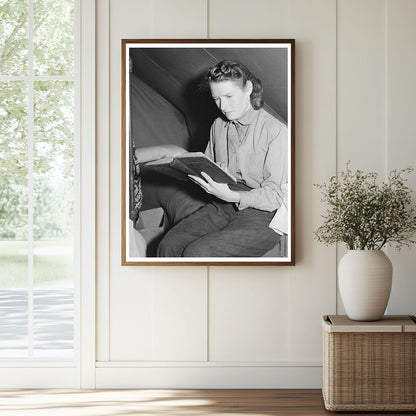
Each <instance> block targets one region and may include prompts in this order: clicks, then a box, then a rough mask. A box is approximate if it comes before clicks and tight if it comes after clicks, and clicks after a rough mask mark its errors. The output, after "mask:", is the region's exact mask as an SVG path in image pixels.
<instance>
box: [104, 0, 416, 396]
mask: <svg viewBox="0 0 416 416" xmlns="http://www.w3.org/2000/svg"><path fill="white" fill-rule="evenodd" d="M97 9H98V14H97V20H98V21H97V27H98V31H97V45H98V51H97V63H98V65H97V67H98V72H97V90H98V97H97V102H98V122H97V131H98V142H97V156H98V168H97V169H98V171H97V172H98V175H97V177H98V183H97V187H98V195H97V197H98V212H97V222H98V227H97V228H98V236H97V241H98V248H97V249H98V262H97V270H98V277H97V293H98V298H97V319H98V321H97V328H98V332H97V357H98V363H97V367H98V368H97V387H135V386H137V387H211V388H212V387H258V388H260V387H320V385H321V368H320V365H321V332H320V318H321V316H322V315H323V314H326V313H335V312H337V311H338V312H342V305H341V304H340V303H339V304H338V309H337V289H336V287H337V286H336V264H337V249H336V248H335V247H329V248H328V247H325V246H323V245H321V244H318V243H317V242H315V241H314V240H313V234H312V233H313V230H314V229H315V228H316V227H317V225H318V224H319V223H320V216H321V215H322V205H321V203H320V195H319V193H318V191H317V190H316V189H315V188H314V187H313V184H314V183H318V182H322V181H324V180H326V179H327V178H328V177H329V176H331V175H333V174H334V173H335V172H336V171H337V169H338V170H340V169H342V168H343V167H344V166H345V163H346V161H348V160H351V161H352V165H353V167H357V168H370V169H376V170H378V171H379V172H380V174H381V175H385V172H386V170H387V169H390V168H393V167H403V166H407V165H409V164H412V165H414V166H415V165H416V134H415V133H416V127H415V123H414V120H415V118H416V117H415V116H416V114H415V106H414V104H413V100H414V97H415V95H416V91H415V89H416V80H415V77H414V74H415V73H416V56H415V55H416V54H415V51H414V45H413V41H412V40H413V39H415V38H416V32H415V28H414V24H413V21H414V17H415V16H416V2H415V1H413V0H386V1H380V0H338V1H334V0H277V1H274V0H258V1H256V2H253V1H249V0H228V1H226V2H225V1H222V0H100V1H99V2H97ZM207 37H211V38H295V39H296V266H294V267H273V266H271V267H270V266H268V267H257V268H256V267H250V266H247V267H243V266H239V267H237V266H233V267H218V266H216V267H203V266H201V267H196V266H192V267H169V266H168V267H121V265H120V264H121V247H120V244H121V220H120V218H121V217H120V216H121V176H120V175H121V72H120V67H121V62H120V60H121V39H123V38H202V39H203V38H207ZM411 184H412V186H413V189H416V180H415V178H413V179H412V182H411ZM342 253H343V249H342V248H340V249H339V250H338V256H339V255H341V254H342ZM414 254H415V250H407V251H406V250H405V251H403V252H402V253H400V254H397V253H393V252H391V257H392V259H393V262H394V266H395V280H394V287H393V294H392V300H391V302H390V306H389V312H390V313H416V306H415V305H416V303H415V302H414V297H415V295H416V278H415V276H414V270H415V266H416V263H415V260H414V259H413V258H415V257H416V256H415V255H414Z"/></svg>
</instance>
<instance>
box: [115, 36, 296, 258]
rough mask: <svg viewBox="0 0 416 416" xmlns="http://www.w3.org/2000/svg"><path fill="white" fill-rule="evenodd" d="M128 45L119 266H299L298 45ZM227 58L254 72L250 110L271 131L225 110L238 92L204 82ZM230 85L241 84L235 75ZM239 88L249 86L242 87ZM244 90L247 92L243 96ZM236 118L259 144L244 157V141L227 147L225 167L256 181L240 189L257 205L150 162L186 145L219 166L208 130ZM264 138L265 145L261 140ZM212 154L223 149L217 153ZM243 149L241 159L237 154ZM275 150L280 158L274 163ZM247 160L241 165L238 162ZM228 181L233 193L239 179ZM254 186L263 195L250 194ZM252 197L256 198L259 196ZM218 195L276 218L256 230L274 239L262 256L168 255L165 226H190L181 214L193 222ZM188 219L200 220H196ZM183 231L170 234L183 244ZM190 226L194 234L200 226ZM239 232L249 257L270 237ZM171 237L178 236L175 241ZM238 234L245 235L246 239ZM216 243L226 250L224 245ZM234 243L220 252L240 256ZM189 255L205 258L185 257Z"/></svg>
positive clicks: (243, 137) (286, 42)
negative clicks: (256, 98) (256, 99)
mask: <svg viewBox="0 0 416 416" xmlns="http://www.w3.org/2000/svg"><path fill="white" fill-rule="evenodd" d="M121 46H122V59H121V62H122V97H121V104H122V132H121V137H122V141H121V147H122V175H121V176H122V218H121V220H122V244H121V246H122V253H121V254H122V265H126V266H128V265H132V266H133V265H136V266H138V265H140V266H145V265H152V266H155V265H161V266H162V265H221V266H225V265H259V266H265V265H273V266H275V265H286V266H287V265H294V264H295V215H294V213H295V41H294V40H293V39H267V40H260V39H259V40H241V39H239V40H231V39H228V40H223V39H216V40H212V39H211V40H207V39H203V40H199V39H192V40H189V39H187V40H173V39H169V40H166V39H157V40H155V39H151V40H150V39H123V40H122V41H121ZM224 60H227V61H233V62H239V63H242V64H243V65H244V66H245V67H247V68H248V69H249V72H250V74H253V75H254V76H255V78H253V82H252V81H249V82H247V83H246V84H244V85H245V87H244V88H249V87H251V89H250V91H251V93H250V91H249V92H248V94H251V95H250V98H249V100H250V101H249V103H250V106H249V108H250V111H251V110H252V111H253V112H252V113H250V114H254V115H255V116H256V117H257V116H259V117H260V113H261V114H265V113H267V115H266V116H265V117H266V118H267V120H269V119H271V120H272V121H271V122H270V123H271V127H270V128H268V130H267V129H266V130H267V132H268V133H267V135H264V133H256V132H255V131H254V127H253V126H254V124H255V123H254V122H252V121H251V120H254V119H250V123H251V124H250V123H249V122H247V123H245V122H241V120H243V116H241V119H240V118H239V117H240V116H238V117H237V116H231V115H230V114H231V112H228V113H226V111H228V110H227V109H225V110H224V109H223V108H221V106H222V107H224V104H221V103H220V101H222V100H229V98H228V96H230V97H231V94H229V95H227V96H225V95H224V97H216V96H215V97H213V96H212V95H213V94H214V92H212V82H211V83H208V82H207V81H206V74H207V70H208V68H212V67H213V66H216V65H217V64H218V63H219V62H223V61H224ZM254 79H260V80H261V83H262V86H263V91H264V93H263V98H264V106H263V107H262V109H261V110H257V109H256V108H255V109H254V110H253V109H252V106H253V107H254V104H253V94H254V93H253V91H254V90H255V88H257V89H258V87H256V86H254V87H253V85H254V84H255V81H254ZM220 81H221V79H220ZM242 82H243V81H241V85H243V84H242ZM229 83H231V84H232V85H234V84H236V83H235V82H234V81H229ZM215 84H218V83H215ZM231 84H227V85H231ZM222 85H225V84H224V83H223V84H222ZM247 85H249V87H247ZM241 91H246V89H243V87H242V86H241ZM247 91H248V90H247ZM227 94H228V93H227ZM241 94H243V95H244V94H245V92H243V93H241ZM244 96H245V95H244ZM213 98H215V101H214V99H213ZM244 99H245V98H242V100H244ZM242 102H244V101H242ZM215 104H217V105H215ZM219 110H221V111H219ZM230 111H231V110H230ZM233 111H234V110H233ZM241 114H248V113H247V112H246V113H241ZM233 117H234V119H235V120H236V121H237V123H240V124H238V126H237V127H236V128H238V129H240V127H241V125H242V126H243V127H242V130H241V131H244V134H243V133H241V137H240V136H239V138H238V140H239V141H238V143H243V144H244V143H249V141H250V140H251V142H250V143H254V144H252V145H251V148H252V149H254V150H253V151H252V152H253V155H254V156H253V155H251V154H250V155H247V156H245V155H246V154H247V153H245V152H243V150H241V149H242V148H240V147H238V146H240V144H238V145H237V147H235V149H240V150H241V153H238V152H240V150H236V151H235V153H228V152H229V150H228V147H227V157H228V159H227V160H228V162H227V163H225V168H227V167H228V168H229V169H228V170H229V171H231V170H232V167H234V169H235V170H234V171H233V172H232V173H234V174H235V175H234V176H236V177H237V180H238V182H239V183H244V184H245V185H249V186H250V188H248V190H247V191H243V192H251V193H250V198H251V200H252V201H254V202H250V203H252V205H248V204H249V203H247V200H246V196H247V193H245V194H244V195H242V193H239V194H238V195H237V196H236V194H233V195H232V198H235V199H238V200H239V201H240V202H239V203H238V202H235V201H234V200H233V201H229V202H226V203H222V202H218V201H221V199H220V198H217V197H214V196H212V195H211V194H209V193H207V192H206V190H204V189H202V188H201V186H200V185H197V184H195V183H193V182H192V181H187V182H184V181H179V180H177V178H176V171H175V172H173V171H169V173H167V172H166V171H164V169H165V168H163V169H162V168H160V166H159V167H157V168H156V167H155V166H151V165H149V164H147V163H148V162H149V161H151V160H157V159H160V158H162V157H166V156H172V155H173V154H174V153H176V152H177V151H178V148H177V147H175V146H178V147H179V148H183V149H185V150H186V151H192V152H196V151H200V152H203V153H204V152H205V151H206V153H207V155H208V156H211V158H212V159H213V161H214V162H216V163H217V164H222V165H224V164H223V163H220V162H221V161H220V160H219V159H220V158H219V157H218V155H217V153H215V155H214V153H212V154H211V153H210V152H209V151H208V150H206V149H207V143H208V142H209V143H210V146H211V149H213V147H215V145H212V142H211V140H214V139H215V140H219V139H218V138H213V137H212V135H215V132H211V133H210V131H211V129H214V128H213V127H212V125H213V122H214V120H215V122H216V123H221V126H224V128H225V127H227V129H228V128H229V126H230V120H232V121H233V125H235V124H236V122H235V120H234V119H233ZM244 117H245V118H247V117H248V116H244ZM250 117H251V116H250ZM253 117H254V116H253ZM256 120H257V119H256ZM256 123H257V121H256ZM216 125H217V124H216ZM218 125H219V124H218ZM276 126H278V127H276ZM218 128H219V127H218ZM263 130H264V129H263ZM263 130H262V131H263ZM213 131H214V130H213ZM227 131H228V130H227ZM256 131H257V130H256ZM276 132H278V133H276ZM266 136H267V137H266ZM228 137H230V136H228V133H227V136H226V138H225V139H223V141H222V142H221V143H223V142H224V143H225V142H227V143H230V142H229V141H230V140H234V139H230V138H228ZM260 141H261V144H258V143H260ZM218 143H220V142H219V141H218ZM236 143H237V142H236ZM276 143H280V144H279V149H280V150H276V149H277V147H276V146H277V145H276ZM241 146H242V145H241ZM247 146H248V144H247ZM255 146H258V147H255ZM272 146H273V147H272ZM217 148H219V145H217ZM257 149H261V151H260V150H257ZM212 152H217V149H214V150H212ZM261 152H262V153H261ZM276 152H280V153H279V154H278V153H276ZM230 154H231V156H230ZM238 154H241V155H243V156H241V157H240V156H234V155H238ZM269 154H270V155H273V158H272V157H271V156H270V157H269ZM275 155H278V157H276V158H275V159H276V160H275V159H274V157H275ZM230 157H231V158H232V157H234V159H233V163H234V165H233V164H232V162H230V160H231V159H230ZM236 157H240V159H242V160H243V162H240V159H239V161H238V162H237V161H236V159H235V158H236ZM216 159H218V160H216ZM274 160H275V162H274ZM154 163H155V162H154ZM241 163H243V165H242V166H243V167H240V164H241ZM223 167H224V166H223ZM155 169H156V170H155ZM158 169H160V170H158ZM169 169H170V168H169ZM246 170H247V173H246ZM251 171H252V172H251ZM172 172H173V173H172ZM236 172H237V173H236ZM250 175H251V176H250ZM276 178H278V180H277V179H276ZM266 182H267V184H266ZM253 184H254V185H253ZM270 184H271V185H270ZM204 186H205V185H204ZM215 186H217V185H215ZM229 187H230V188H231V189H234V188H233V184H231V185H229ZM251 188H254V189H256V191H255V192H252V191H250V189H251ZM265 190H266V191H265ZM215 192H218V191H215ZM226 192H227V196H226V198H230V199H231V197H230V196H229V192H228V190H227V191H226ZM266 193H267V195H266ZM254 195H257V196H259V197H258V198H257V196H256V198H253V197H254ZM267 198H271V199H270V201H273V202H270V203H269V199H267ZM263 199H265V202H264V203H263ZM266 199H267V202H266ZM214 200H215V201H216V202H215V203H218V204H220V205H221V204H222V205H221V207H224V209H228V210H231V209H234V210H235V211H236V212H238V213H239V214H240V213H242V212H243V211H244V210H245V211H244V213H245V214H244V215H246V214H247V215H248V213H250V215H251V214H252V213H254V214H253V215H260V216H263V215H264V216H265V217H264V218H272V221H271V223H270V224H271V225H270V227H271V226H273V225H274V228H273V233H270V231H271V230H272V228H270V227H266V228H263V229H262V231H261V232H259V234H261V235H267V236H269V235H270V237H271V239H272V240H273V241H276V244H275V245H274V246H273V247H272V249H271V250H267V252H266V253H264V254H263V252H262V254H250V255H245V256H243V255H240V254H233V255H226V254H224V255H221V254H220V255H215V256H214V255H210V254H209V253H211V252H213V253H214V252H216V251H215V250H213V251H209V250H208V249H207V251H206V253H208V255H206V256H205V251H204V249H201V250H199V251H192V250H191V249H190V247H191V246H190V245H188V246H186V248H185V249H183V250H182V249H180V250H179V247H180V244H178V246H174V247H175V251H174V252H175V253H178V254H174V255H169V254H166V253H171V252H173V251H167V250H165V248H166V247H167V246H168V244H167V240H166V239H164V238H165V236H166V232H167V231H170V230H172V229H174V227H176V226H177V225H178V224H179V223H181V227H182V226H183V224H185V223H184V218H186V220H187V222H188V223H190V222H189V221H191V220H190V218H191V219H193V218H194V217H195V214H194V213H195V212H196V211H198V210H199V208H200V207H202V206H204V209H206V207H205V205H206V204H209V203H210V202H209V201H214ZM244 201H245V202H244ZM244 203H246V205H244ZM263 206H264V209H262V208H263ZM231 207H232V208H231ZM274 207H277V208H276V209H274ZM247 208H248V210H247ZM250 210H251V212H250ZM199 212H203V211H199ZM191 215H194V217H190V216H191ZM232 215H234V214H232ZM267 221H269V220H267ZM192 224H193V223H192ZM267 224H269V222H267ZM177 230H178V228H175V231H170V234H169V237H168V240H169V238H170V239H171V240H172V241H175V242H176V241H177V240H176V235H175V233H177ZM191 230H192V232H190V233H189V237H190V235H191V234H193V230H194V229H193V228H191ZM244 230H245V231H246V232H244ZM238 232H240V234H239V235H240V236H242V240H244V241H245V244H246V247H247V248H245V249H244V250H248V251H247V252H250V253H251V252H256V253H260V252H261V250H260V248H259V247H260V246H261V244H263V243H261V244H258V243H254V242H253V244H252V245H251V243H250V241H251V238H257V236H256V237H250V235H251V234H249V232H248V229H247V228H246V229H244V228H241V229H239V230H238ZM271 234H273V235H271ZM236 235H237V234H236ZM172 236H175V239H174V240H173V239H172ZM276 236H278V237H276ZM186 238H188V237H186ZM192 238H194V237H192ZM237 239H239V240H240V237H237ZM196 240H197V239H196ZM196 240H195V241H196ZM220 240H221V239H220ZM193 241H194V240H193ZM221 241H222V240H221ZM227 241H230V240H227ZM161 242H162V243H161ZM204 242H205V240H204ZM175 244H176V243H175ZM218 244H219V246H218V247H220V244H221V243H220V242H219V243H218ZM273 244H274V243H273ZM200 245H201V244H200ZM231 246H234V242H232V243H230V244H229V245H228V246H227V245H225V246H224V245H222V249H224V248H225V251H224V253H225V252H227V251H228V248H229V249H230V250H229V251H230V252H233V250H234V252H235V253H240V252H239V251H238V252H237V251H235V249H234V248H233V247H231ZM248 246H249V247H248ZM184 247H185V244H184ZM192 247H194V246H192ZM253 248H255V249H253ZM181 250H182V251H181ZM218 250H219V249H218ZM187 253H201V254H197V255H195V254H191V255H190V256H187ZM202 256H204V257H202Z"/></svg>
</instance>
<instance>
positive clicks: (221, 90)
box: [209, 80, 253, 120]
mask: <svg viewBox="0 0 416 416" xmlns="http://www.w3.org/2000/svg"><path fill="white" fill-rule="evenodd" d="M209 87H210V89H211V95H212V98H213V99H214V101H215V104H216V105H217V107H218V108H219V109H220V111H221V112H222V113H223V114H224V115H225V117H227V119H228V120H238V119H239V118H240V117H241V116H242V115H243V114H244V113H245V112H246V111H247V110H248V109H249V108H250V105H251V104H250V94H251V92H252V90H253V85H252V83H251V81H247V83H246V86H245V87H243V86H242V85H241V82H239V81H238V80H236V81H232V80H224V81H219V82H211V83H210V84H209Z"/></svg>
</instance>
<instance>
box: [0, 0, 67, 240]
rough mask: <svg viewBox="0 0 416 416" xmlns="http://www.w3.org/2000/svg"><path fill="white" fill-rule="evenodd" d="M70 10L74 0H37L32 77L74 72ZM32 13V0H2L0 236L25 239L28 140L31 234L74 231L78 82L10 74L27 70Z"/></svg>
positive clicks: (0, 18)
mask: <svg viewBox="0 0 416 416" xmlns="http://www.w3.org/2000/svg"><path fill="white" fill-rule="evenodd" d="M73 10H74V7H73V1H71V0H34V1H33V49H32V50H33V70H34V75H35V76H38V75H39V76H66V77H68V76H69V77H71V76H73V74H74V36H73V32H74V30H73V13H74V11H73ZM28 15H29V13H28V1H27V0H0V238H16V239H26V238H27V223H28V218H27V216H28V183H29V182H28V174H29V160H28V154H29V146H30V143H32V146H33V147H32V150H33V175H34V176H33V196H34V199H33V208H34V236H35V238H38V239H41V238H49V237H60V236H63V237H64V236H66V235H70V234H71V233H72V217H73V182H74V164H73V160H74V83H73V81H62V80H53V81H44V80H39V81H35V82H34V84H33V85H32V86H31V85H30V81H29V79H26V78H23V80H22V78H20V79H16V80H13V77H14V76H19V77H25V76H27V75H28V67H29V64H28V56H29V53H28V50H29V47H28V30H29V29H28V26H29V25H28ZM1 76H8V77H9V78H8V79H7V80H6V79H4V78H3V80H2V79H1ZM30 88H32V92H33V107H32V109H29V104H30V103H29V98H28V97H29V90H30ZM30 116H31V117H32V118H31V120H29V117H30ZM29 125H32V126H33V129H32V130H33V137H32V138H31V141H30V143H29V140H28V137H29V134H28V131H29V128H28V126H29Z"/></svg>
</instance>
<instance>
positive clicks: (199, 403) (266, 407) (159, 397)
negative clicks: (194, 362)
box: [0, 390, 415, 416]
mask: <svg viewBox="0 0 416 416" xmlns="http://www.w3.org/2000/svg"><path fill="white" fill-rule="evenodd" d="M358 414H361V415H362V414H369V415H372V416H376V415H383V416H388V415H393V414H402V415H405V414H412V415H415V413H414V412H410V413H409V412H401V413H374V412H373V413H341V412H329V411H326V410H325V408H324V404H323V400H322V395H321V391H320V390H0V415H1V416H123V415H126V416H128V415H171V416H174V415H184V416H186V415H200V416H205V415H210V416H219V415H241V416H274V415H279V416H285V415H297V416H302V415H334V416H337V415H350V416H353V415H358Z"/></svg>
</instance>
